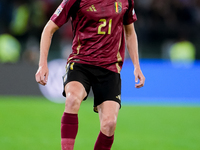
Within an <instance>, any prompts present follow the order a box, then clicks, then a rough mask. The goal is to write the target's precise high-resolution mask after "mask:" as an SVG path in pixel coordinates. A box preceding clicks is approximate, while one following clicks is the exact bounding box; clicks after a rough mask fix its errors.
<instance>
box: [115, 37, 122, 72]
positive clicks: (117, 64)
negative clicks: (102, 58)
mask: <svg viewBox="0 0 200 150" xmlns="http://www.w3.org/2000/svg"><path fill="white" fill-rule="evenodd" d="M120 47H121V38H120V40H119V47H118V53H117V63H116V68H117V71H118V73H120V72H121V68H120V66H119V62H122V56H121V54H120V52H119V50H120Z"/></svg>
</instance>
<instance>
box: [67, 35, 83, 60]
mask: <svg viewBox="0 0 200 150" xmlns="http://www.w3.org/2000/svg"><path fill="white" fill-rule="evenodd" d="M80 48H81V42H80V40H79V36H78V46H77V48H76V51H77V52H76V54H74V56H76V55H78V54H79V53H80ZM74 56H72V57H71V58H69V59H68V62H69V61H70V60H72V59H73V58H74Z"/></svg>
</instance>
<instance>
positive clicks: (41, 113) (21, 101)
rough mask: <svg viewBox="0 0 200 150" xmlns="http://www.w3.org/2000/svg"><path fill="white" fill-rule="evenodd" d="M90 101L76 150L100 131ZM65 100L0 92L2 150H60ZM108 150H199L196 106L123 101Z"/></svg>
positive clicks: (89, 145) (88, 148)
mask: <svg viewBox="0 0 200 150" xmlns="http://www.w3.org/2000/svg"><path fill="white" fill-rule="evenodd" d="M92 105H93V104H92V101H91V100H87V101H85V102H83V103H82V106H81V109H80V113H79V131H78V135H77V140H76V143H75V150H92V149H93V145H94V143H95V140H96V138H97V135H98V133H99V128H100V127H99V119H98V114H96V113H93V110H92ZM63 110H64V104H55V103H52V102H50V101H48V100H46V99H45V98H43V97H18V96H16V97H14V96H13V97H11V96H0V149H2V150H60V149H61V146H60V120H61V116H62V114H63ZM112 150H200V107H186V106H185V107H178V106H174V107H170V106H141V105H140V106H134V105H123V106H122V109H121V110H120V112H119V117H118V124H117V128H116V133H115V141H114V144H113V147H112Z"/></svg>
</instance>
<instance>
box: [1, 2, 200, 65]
mask: <svg viewBox="0 0 200 150" xmlns="http://www.w3.org/2000/svg"><path fill="white" fill-rule="evenodd" d="M60 3H61V0H34V1H33V0H1V1H0V62H4V61H3V58H6V57H4V56H5V55H6V53H8V52H9V50H10V52H11V51H12V47H14V48H16V49H17V51H18V52H19V53H20V55H19V56H18V55H15V56H13V58H11V57H10V58H7V59H8V60H15V59H14V58H15V57H17V58H19V59H20V60H24V61H28V62H31V63H37V62H38V56H39V42H40V36H41V32H42V30H43V27H44V25H45V24H46V22H47V21H48V20H49V18H50V17H51V15H52V14H53V13H54V11H55V10H56V8H57V7H58V5H59V4H60ZM135 11H136V14H137V17H138V21H137V22H136V23H135V27H136V31H137V34H138V39H139V48H140V55H141V56H140V57H141V58H168V57H167V55H169V53H168V50H169V49H170V47H171V46H172V45H173V44H174V43H175V42H180V41H187V42H190V44H192V45H193V49H194V50H193V51H195V53H194V55H195V57H194V59H200V57H199V53H200V52H198V49H199V47H200V45H199V44H198V43H199V42H198V40H199V39H200V0H135ZM72 37H73V35H72V32H71V24H70V23H67V24H66V25H65V27H62V28H61V29H60V30H58V32H56V34H55V35H54V39H53V43H52V46H51V53H50V58H51V57H52V58H54V57H61V56H62V57H63V58H66V57H67V56H68V54H69V52H70V51H71V49H70V47H71V41H72ZM6 41H8V42H7V43H13V44H6ZM5 47H6V48H7V49H8V50H6V51H5V49H6V48H5ZM3 54H4V56H2V55H3ZM8 55H9V54H8ZM169 56H170V55H169ZM127 57H128V55H127ZM5 61H6V60H5ZM14 62H17V59H16V60H15V61H14Z"/></svg>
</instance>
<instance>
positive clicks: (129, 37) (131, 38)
mask: <svg viewBox="0 0 200 150" xmlns="http://www.w3.org/2000/svg"><path fill="white" fill-rule="evenodd" d="M124 29H125V35H126V45H127V49H128V52H129V55H130V57H131V60H132V62H133V65H134V75H135V82H136V83H137V82H138V79H139V80H140V82H139V83H138V84H136V85H135V87H136V88H140V87H143V86H144V82H145V77H144V75H143V73H142V71H141V69H140V64H139V56H138V41H137V35H136V32H135V28H134V25H133V24H129V25H125V26H124Z"/></svg>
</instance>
